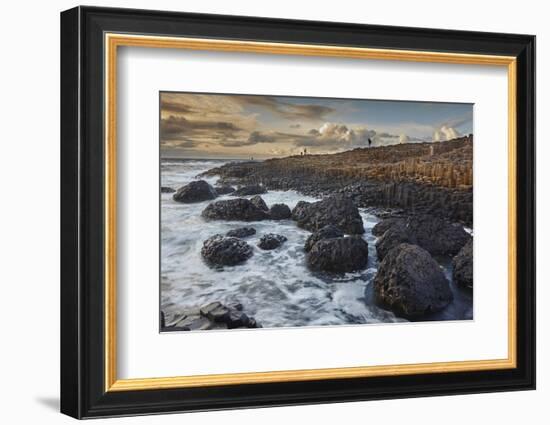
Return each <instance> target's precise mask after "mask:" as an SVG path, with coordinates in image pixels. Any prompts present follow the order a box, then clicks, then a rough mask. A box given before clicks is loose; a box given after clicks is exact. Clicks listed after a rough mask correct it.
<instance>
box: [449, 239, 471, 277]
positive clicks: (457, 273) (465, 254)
mask: <svg viewBox="0 0 550 425" xmlns="http://www.w3.org/2000/svg"><path fill="white" fill-rule="evenodd" d="M473 242H474V241H473V239H470V241H469V242H467V243H466V245H464V246H463V247H462V249H461V250H460V251H459V253H458V254H457V255H456V256H455V257H454V258H453V280H454V281H455V282H456V283H457V284H458V285H461V286H464V287H467V288H473V287H474V267H473V245H474V243H473Z"/></svg>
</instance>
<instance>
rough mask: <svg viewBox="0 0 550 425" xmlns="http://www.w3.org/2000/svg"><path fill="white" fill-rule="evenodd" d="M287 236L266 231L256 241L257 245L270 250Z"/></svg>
mask: <svg viewBox="0 0 550 425" xmlns="http://www.w3.org/2000/svg"><path fill="white" fill-rule="evenodd" d="M286 241H287V238H286V237H285V236H283V235H276V234H275V233H268V234H266V235H263V236H262V237H261V238H260V241H259V242H258V247H259V248H261V249H264V250H271V249H275V248H279V247H280V246H281V245H282V244H283V243H284V242H286Z"/></svg>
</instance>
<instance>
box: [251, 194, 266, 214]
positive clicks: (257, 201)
mask: <svg viewBox="0 0 550 425" xmlns="http://www.w3.org/2000/svg"><path fill="white" fill-rule="evenodd" d="M250 202H252V203H253V204H254V205H255V206H257V207H258V208H259V209H261V210H262V211H266V212H267V211H269V207H268V206H267V204H266V203H265V201H264V199H263V198H262V197H261V196H260V195H256V196H253V197H252V198H250Z"/></svg>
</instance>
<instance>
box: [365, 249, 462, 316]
mask: <svg viewBox="0 0 550 425" xmlns="http://www.w3.org/2000/svg"><path fill="white" fill-rule="evenodd" d="M373 287H374V293H375V297H376V300H377V302H379V303H380V304H383V305H384V306H386V307H388V308H390V309H391V310H392V311H394V312H395V313H396V314H399V315H402V316H405V317H409V318H415V317H419V316H422V315H425V314H429V313H435V312H438V311H440V310H442V309H444V308H445V307H446V306H447V305H448V304H449V303H450V302H451V301H452V300H453V294H452V292H451V289H450V287H449V282H448V281H447V279H446V278H445V275H444V274H443V271H442V270H441V268H440V267H439V265H438V264H437V262H436V261H435V260H434V259H433V258H432V256H431V255H430V254H429V252H428V251H426V250H424V249H422V248H420V247H419V246H417V245H411V244H406V243H404V244H400V245H398V246H396V247H395V248H393V249H392V250H391V251H390V252H388V254H387V255H386V256H385V257H384V260H383V261H382V262H381V263H380V266H379V268H378V272H377V274H376V277H375V278H374V282H373Z"/></svg>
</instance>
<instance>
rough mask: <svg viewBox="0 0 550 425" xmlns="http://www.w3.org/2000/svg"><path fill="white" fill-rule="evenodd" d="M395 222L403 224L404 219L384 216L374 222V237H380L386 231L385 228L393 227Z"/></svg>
mask: <svg viewBox="0 0 550 425" xmlns="http://www.w3.org/2000/svg"><path fill="white" fill-rule="evenodd" d="M397 224H402V225H404V224H405V219H404V218H401V217H391V218H386V219H384V220H382V221H379V222H378V223H376V225H375V226H374V227H373V228H372V234H373V235H374V236H376V237H380V236H382V235H383V234H384V233H386V230H388V229H389V228H390V227H393V226H395V225H397Z"/></svg>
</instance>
